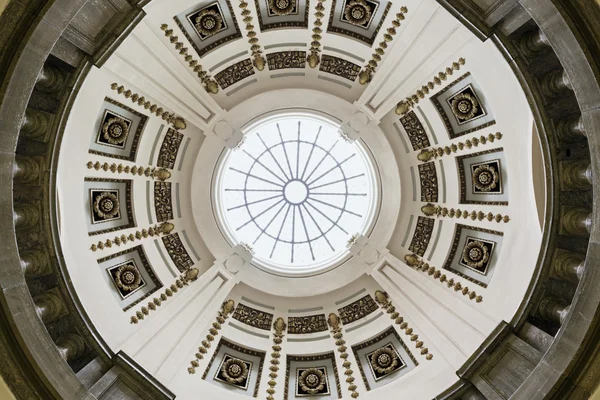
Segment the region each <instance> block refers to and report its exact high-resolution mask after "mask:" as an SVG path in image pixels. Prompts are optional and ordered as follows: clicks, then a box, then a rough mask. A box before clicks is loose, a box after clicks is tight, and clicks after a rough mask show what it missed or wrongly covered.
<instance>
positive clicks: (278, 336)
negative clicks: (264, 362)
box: [267, 317, 287, 400]
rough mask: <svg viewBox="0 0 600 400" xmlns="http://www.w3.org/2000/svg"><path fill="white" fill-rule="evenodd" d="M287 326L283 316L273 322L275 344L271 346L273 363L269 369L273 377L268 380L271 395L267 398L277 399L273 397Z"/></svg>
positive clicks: (269, 399)
mask: <svg viewBox="0 0 600 400" xmlns="http://www.w3.org/2000/svg"><path fill="white" fill-rule="evenodd" d="M285 328H286V325H285V322H284V321H283V318H281V317H279V318H277V319H276V320H275V322H274V323H273V331H274V332H273V346H271V350H273V353H271V361H270V363H271V365H270V366H269V370H270V371H271V372H270V373H269V378H271V379H270V380H269V382H268V385H269V388H268V389H267V393H268V394H269V395H268V396H267V400H275V397H273V395H274V394H275V386H276V385H277V382H276V381H275V379H277V376H278V375H277V372H278V371H279V363H280V361H279V358H281V343H283V336H284V334H283V332H285ZM286 385H287V384H286ZM286 398H287V395H286Z"/></svg>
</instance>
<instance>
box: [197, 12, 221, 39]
mask: <svg viewBox="0 0 600 400" xmlns="http://www.w3.org/2000/svg"><path fill="white" fill-rule="evenodd" d="M195 26H196V29H197V30H198V31H199V32H200V33H202V34H203V35H204V36H212V35H214V34H215V33H217V32H218V31H219V30H221V28H222V27H223V18H222V17H221V16H220V15H219V13H218V12H216V11H215V10H203V11H201V12H200V14H198V16H196V24H195Z"/></svg>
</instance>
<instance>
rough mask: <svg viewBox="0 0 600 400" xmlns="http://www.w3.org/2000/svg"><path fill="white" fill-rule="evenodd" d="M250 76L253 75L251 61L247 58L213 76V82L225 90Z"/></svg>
mask: <svg viewBox="0 0 600 400" xmlns="http://www.w3.org/2000/svg"><path fill="white" fill-rule="evenodd" d="M250 75H254V67H253V66H252V61H251V60H250V59H249V58H247V59H245V60H242V61H239V62H237V63H235V64H233V65H230V66H229V67H227V68H225V69H224V70H222V71H221V72H219V73H217V74H215V80H216V81H217V83H218V84H219V86H221V89H226V88H228V87H229V86H231V85H235V84H236V83H238V82H239V81H241V80H244V79H246V78H247V77H249V76H250Z"/></svg>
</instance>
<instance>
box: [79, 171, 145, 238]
mask: <svg viewBox="0 0 600 400" xmlns="http://www.w3.org/2000/svg"><path fill="white" fill-rule="evenodd" d="M85 182H100V183H101V182H116V183H124V184H125V193H120V194H119V201H122V200H123V197H124V198H125V208H126V210H127V221H128V222H127V224H124V225H120V226H116V227H114V228H108V229H102V230H99V231H94V232H88V235H89V236H95V235H102V234H104V233H110V232H116V231H120V230H123V229H129V228H133V227H135V226H136V223H135V219H134V218H133V206H132V204H133V191H132V186H133V181H132V180H131V179H110V178H85ZM98 189H99V190H102V188H98ZM85 196H86V198H89V193H85ZM88 201H89V210H88V211H89V212H90V213H93V210H92V207H93V204H92V202H91V199H89V200H88Z"/></svg>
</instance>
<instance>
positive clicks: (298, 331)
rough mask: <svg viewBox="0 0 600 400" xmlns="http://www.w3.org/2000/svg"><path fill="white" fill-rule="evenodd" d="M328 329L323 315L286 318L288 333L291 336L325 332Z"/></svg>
mask: <svg viewBox="0 0 600 400" xmlns="http://www.w3.org/2000/svg"><path fill="white" fill-rule="evenodd" d="M328 329H329V328H328V327H327V318H326V317H325V314H317V315H305V316H301V317H288V333H291V334H295V335H303V334H309V333H317V332H325V331H327V330H328Z"/></svg>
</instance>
